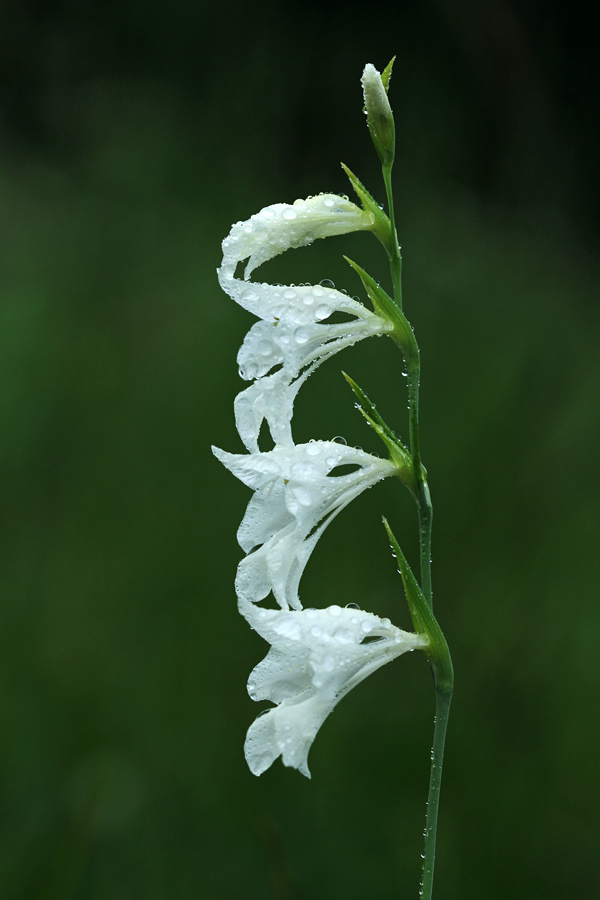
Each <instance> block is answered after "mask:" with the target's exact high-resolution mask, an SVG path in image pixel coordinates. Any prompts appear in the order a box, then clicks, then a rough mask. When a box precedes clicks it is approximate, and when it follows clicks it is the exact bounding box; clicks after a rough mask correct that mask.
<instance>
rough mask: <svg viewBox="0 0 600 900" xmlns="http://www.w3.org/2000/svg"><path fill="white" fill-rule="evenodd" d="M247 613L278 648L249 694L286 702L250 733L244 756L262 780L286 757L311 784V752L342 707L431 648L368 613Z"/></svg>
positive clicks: (254, 676) (248, 609)
mask: <svg viewBox="0 0 600 900" xmlns="http://www.w3.org/2000/svg"><path fill="white" fill-rule="evenodd" d="M240 611H241V612H242V614H243V615H244V616H245V617H246V619H247V620H248V622H249V623H250V625H251V626H252V627H253V628H254V629H255V630H256V631H257V632H258V633H259V634H260V635H261V637H263V638H264V639H265V640H266V641H268V642H269V643H270V644H271V645H272V646H271V649H270V650H269V653H268V654H267V656H266V657H265V659H264V660H263V661H262V662H261V663H259V664H258V665H257V666H256V668H255V669H254V670H253V672H252V673H251V675H250V678H249V679H248V693H249V694H250V696H251V697H252V699H253V700H271V701H272V702H273V703H276V704H278V705H277V706H276V707H273V708H271V709H269V710H268V711H267V712H265V713H263V714H262V715H260V716H259V717H258V718H257V719H256V721H255V722H254V723H253V724H252V725H251V726H250V728H249V730H248V734H247V737H246V743H245V747H244V752H245V755H246V761H247V763H248V766H249V767H250V770H251V771H252V772H253V773H254V774H255V775H260V774H262V772H264V771H265V770H266V769H268V768H269V766H270V765H271V764H272V763H273V762H274V760H275V759H277V757H278V756H281V757H282V759H283V763H284V765H286V766H293V767H294V768H296V769H298V770H299V771H300V772H302V774H303V775H306V776H307V777H308V778H310V772H309V770H308V762H307V757H308V751H309V750H310V747H311V744H312V742H313V740H314V738H315V735H316V734H317V732H318V730H319V728H320V727H321V725H322V724H323V722H324V721H325V719H326V718H327V716H328V715H329V713H330V712H331V711H332V710H333V708H334V707H335V705H336V704H337V703H338V702H339V701H340V700H341V699H342V697H344V696H345V695H346V694H347V693H348V691H351V690H352V688H353V687H355V686H356V685H357V684H359V683H360V682H361V681H363V679H365V678H366V677H367V676H368V675H370V674H371V672H374V671H376V670H377V669H379V668H380V667H381V666H383V665H385V664H386V663H387V662H390V661H391V660H392V659H395V658H396V657H397V656H401V655H402V654H403V653H406V652H407V651H408V650H413V649H415V648H423V647H426V646H427V643H428V641H427V638H426V637H425V635H419V634H411V633H408V632H406V631H401V630H400V629H399V628H396V627H395V626H394V625H392V624H391V623H390V621H389V619H380V618H378V616H375V615H372V614H371V613H368V612H364V611H363V610H362V609H349V608H345V609H342V608H340V607H339V606H330V607H329V608H328V609H305V610H302V611H301V612H286V611H282V610H273V609H262V608H261V607H255V606H253V605H252V604H249V603H244V602H243V601H242V602H240Z"/></svg>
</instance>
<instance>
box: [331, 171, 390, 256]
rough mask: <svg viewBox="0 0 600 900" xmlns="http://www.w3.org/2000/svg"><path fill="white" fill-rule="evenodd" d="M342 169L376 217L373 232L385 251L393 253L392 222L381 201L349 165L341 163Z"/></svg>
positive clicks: (366, 208)
mask: <svg viewBox="0 0 600 900" xmlns="http://www.w3.org/2000/svg"><path fill="white" fill-rule="evenodd" d="M341 165H342V169H343V170H344V172H345V173H346V175H347V176H348V178H349V180H350V184H351V185H352V188H353V189H354V191H355V193H356V194H357V196H358V198H359V199H360V202H361V204H362V207H363V209H364V210H365V211H366V212H368V213H371V215H372V216H373V219H374V228H373V232H374V234H375V236H376V237H377V238H378V239H379V240H380V241H381V243H382V244H383V247H384V249H385V252H386V253H387V255H388V256H390V254H391V253H392V250H393V241H392V226H391V224H390V220H389V217H388V216H387V214H386V213H385V212H384V210H383V209H382V208H381V206H380V205H379V203H377V201H376V200H375V198H374V197H373V196H372V194H370V193H369V191H368V190H367V189H366V187H365V186H364V184H363V183H362V182H361V181H359V179H358V178H357V177H356V175H355V174H354V172H352V171H351V170H350V169H349V168H348V166H347V165H345V164H344V163H342V164H341Z"/></svg>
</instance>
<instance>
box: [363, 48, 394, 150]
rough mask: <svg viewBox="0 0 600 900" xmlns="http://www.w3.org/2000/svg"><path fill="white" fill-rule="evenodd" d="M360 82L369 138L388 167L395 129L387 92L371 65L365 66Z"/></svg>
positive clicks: (379, 76)
mask: <svg viewBox="0 0 600 900" xmlns="http://www.w3.org/2000/svg"><path fill="white" fill-rule="evenodd" d="M361 82H362V86H363V94H364V98H365V112H366V114H367V125H368V126H369V131H370V132H371V138H372V140H373V143H374V144H375V149H376V150H377V152H378V153H379V156H380V159H381V162H382V163H383V165H384V166H390V165H391V164H392V163H393V161H394V146H395V128H394V116H393V114H392V108H391V106H390V101H389V100H388V96H387V91H386V89H385V87H384V85H383V81H382V79H381V75H380V74H379V72H378V71H377V69H376V68H375V66H373V65H371V63H367V65H366V66H365V69H364V72H363V74H362V79H361Z"/></svg>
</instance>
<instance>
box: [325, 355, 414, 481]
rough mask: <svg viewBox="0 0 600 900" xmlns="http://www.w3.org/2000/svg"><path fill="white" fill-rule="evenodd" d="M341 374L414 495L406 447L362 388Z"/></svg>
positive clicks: (401, 478)
mask: <svg viewBox="0 0 600 900" xmlns="http://www.w3.org/2000/svg"><path fill="white" fill-rule="evenodd" d="M342 375H343V376H344V378H345V379H346V381H347V382H348V384H349V385H350V387H351V388H352V390H353V391H354V395H355V396H356V398H357V400H358V403H357V407H358V409H359V410H360V412H361V413H362V414H363V416H364V417H365V419H366V420H367V422H368V423H369V425H370V426H371V428H373V430H374V431H375V432H376V433H377V434H378V435H379V437H380V438H381V440H382V441H383V443H384V444H385V446H386V447H387V449H388V450H389V453H390V458H391V460H392V462H393V463H395V465H396V466H397V468H398V477H399V478H400V480H401V481H402V483H403V484H405V485H406V486H407V487H408V489H409V490H410V491H411V493H412V494H413V495H414V496H416V494H415V491H416V482H415V473H414V467H413V462H412V459H411V456H410V453H409V451H408V449H407V448H406V447H405V446H404V444H403V443H402V441H401V440H400V438H399V437H398V436H397V435H396V434H395V433H394V432H393V431H392V429H391V428H390V427H389V425H387V424H386V423H385V421H384V420H383V418H382V417H381V415H380V414H379V413H378V411H377V408H376V407H375V404H374V403H372V402H371V400H369V398H368V397H367V395H366V394H365V392H364V391H363V389H362V388H361V387H359V386H358V384H357V383H356V382H355V381H354V380H353V379H352V378H350V376H349V375H347V374H346V372H342Z"/></svg>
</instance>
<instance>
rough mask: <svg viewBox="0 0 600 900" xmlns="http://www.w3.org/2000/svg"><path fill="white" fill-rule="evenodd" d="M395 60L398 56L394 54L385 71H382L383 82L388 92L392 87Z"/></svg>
mask: <svg viewBox="0 0 600 900" xmlns="http://www.w3.org/2000/svg"><path fill="white" fill-rule="evenodd" d="M395 60H396V56H395V55H394V56H392V58H391V59H390V61H389V63H388V64H387V66H386V67H385V69H384V70H383V72H382V73H381V83H382V84H383V86H384V88H385V92H386V94H387V92H388V91H389V89H390V79H391V77H392V69H393V67H394V62H395Z"/></svg>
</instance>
